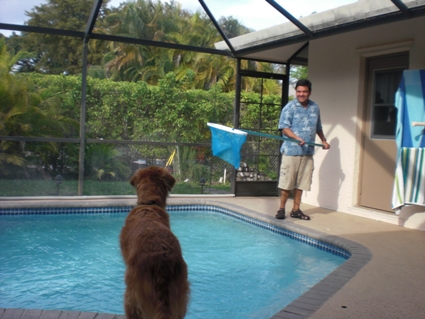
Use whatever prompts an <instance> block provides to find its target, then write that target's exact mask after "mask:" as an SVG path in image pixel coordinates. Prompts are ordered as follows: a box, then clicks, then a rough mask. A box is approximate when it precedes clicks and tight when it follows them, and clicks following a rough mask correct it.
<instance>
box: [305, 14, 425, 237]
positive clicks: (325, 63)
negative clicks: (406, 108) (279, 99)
mask: <svg viewBox="0 0 425 319" xmlns="http://www.w3.org/2000/svg"><path fill="white" fill-rule="evenodd" d="M423 30H425V17H420V18H416V19H412V20H408V21H402V22H397V23H393V24H386V25H382V26H377V27H373V28H368V29H363V30H359V31H353V32H350V33H345V34H341V35H336V36H332V37H327V38H323V39H318V40H314V41H311V42H310V45H309V79H310V80H311V81H312V83H313V89H312V95H311V99H312V100H313V101H315V102H317V103H318V104H319V106H320V109H321V116H322V122H323V123H322V124H323V128H324V133H325V136H326V137H327V139H328V142H330V144H331V149H330V150H329V151H324V150H322V149H319V148H316V155H315V164H316V165H315V166H316V168H315V171H314V175H313V185H312V190H311V191H310V192H305V194H304V195H303V202H304V203H308V204H311V205H315V206H320V207H323V208H329V209H332V210H337V211H340V212H345V213H350V214H355V215H360V216H365V217H370V218H375V219H378V220H383V221H387V222H392V223H395V224H400V225H403V226H406V227H410V228H418V229H423V230H425V207H415V208H414V209H413V211H412V209H411V208H409V209H407V210H405V212H403V211H402V213H401V214H400V215H396V214H387V213H382V212H378V211H373V210H369V209H365V208H361V207H358V206H357V205H356V204H357V185H358V175H359V173H358V170H359V160H360V146H361V145H360V129H361V125H362V122H361V119H362V108H363V93H364V92H363V90H364V78H365V74H364V72H365V59H366V57H369V56H375V55H382V54H388V53H393V52H397V51H406V49H408V50H409V51H410V69H423V68H425V36H424V31H423ZM408 211H409V212H408ZM417 211H421V212H422V213H415V212H417Z"/></svg>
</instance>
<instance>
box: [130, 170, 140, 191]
mask: <svg viewBox="0 0 425 319" xmlns="http://www.w3.org/2000/svg"><path fill="white" fill-rule="evenodd" d="M139 183H140V170H137V172H136V173H134V175H133V176H132V177H131V179H130V184H131V186H133V187H135V188H137V185H138V184H139Z"/></svg>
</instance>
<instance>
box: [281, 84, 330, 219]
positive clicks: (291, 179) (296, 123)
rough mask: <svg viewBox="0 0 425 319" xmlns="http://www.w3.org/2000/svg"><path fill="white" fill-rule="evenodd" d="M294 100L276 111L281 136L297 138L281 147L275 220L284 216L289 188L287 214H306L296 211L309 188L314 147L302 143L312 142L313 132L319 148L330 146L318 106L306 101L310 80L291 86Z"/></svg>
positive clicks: (303, 217)
mask: <svg viewBox="0 0 425 319" xmlns="http://www.w3.org/2000/svg"><path fill="white" fill-rule="evenodd" d="M295 91H296V99H294V100H293V101H291V102H289V103H288V104H287V105H286V106H285V107H284V108H283V109H282V112H281V114H280V119H279V130H282V133H283V135H285V136H287V137H289V138H292V139H295V140H298V141H299V143H295V142H289V141H285V142H284V143H283V144H282V147H281V150H280V151H281V153H282V164H281V167H280V177H279V185H278V187H279V188H280V189H281V194H280V208H279V210H278V212H277V214H276V218H277V219H284V218H285V205H286V201H287V200H288V198H289V194H290V191H291V190H292V191H293V196H294V204H293V207H292V211H291V213H290V216H291V217H293V218H299V219H303V220H309V219H310V217H309V216H307V215H305V214H304V213H303V212H302V211H301V210H300V204H301V196H302V194H303V191H309V190H310V187H311V179H312V176H313V169H314V162H313V154H314V146H312V145H307V144H306V142H307V143H308V142H314V140H315V137H316V134H317V135H318V136H319V138H320V139H321V141H322V144H323V149H326V150H327V149H329V148H330V145H329V144H328V143H327V141H326V138H325V136H324V134H323V131H322V123H321V120H320V110H319V106H318V105H317V104H316V103H314V102H313V101H312V100H310V99H309V98H310V94H311V82H310V81H309V80H299V81H298V82H297V84H296V85H295Z"/></svg>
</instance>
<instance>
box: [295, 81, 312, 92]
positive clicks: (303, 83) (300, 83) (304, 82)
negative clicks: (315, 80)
mask: <svg viewBox="0 0 425 319" xmlns="http://www.w3.org/2000/svg"><path fill="white" fill-rule="evenodd" d="M299 86H307V87H308V90H309V91H310V92H311V82H310V81H309V80H307V79H301V80H298V81H297V84H295V89H297V87H299Z"/></svg>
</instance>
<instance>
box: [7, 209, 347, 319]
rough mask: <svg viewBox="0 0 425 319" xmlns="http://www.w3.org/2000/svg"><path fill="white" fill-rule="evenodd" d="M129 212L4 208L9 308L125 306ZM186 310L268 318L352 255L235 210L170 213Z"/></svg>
mask: <svg viewBox="0 0 425 319" xmlns="http://www.w3.org/2000/svg"><path fill="white" fill-rule="evenodd" d="M126 216H127V214H126V213H114V214H72V215H25V216H0V251H1V254H0V308H26V309H58V310H79V311H90V312H102V313H115V314H122V313H123V312H124V311H123V293H124V289H125V286H124V281H123V277H124V264H123V262H122V258H121V255H120V250H119V243H118V236H119V232H120V231H121V227H122V226H123V224H124V220H125V217H126ZM170 216H171V225H172V230H173V232H174V233H175V234H176V236H177V237H178V238H179V240H180V243H181V246H182V250H183V255H184V258H185V260H186V262H187V264H188V268H189V280H190V282H191V290H192V293H191V301H190V304H189V310H188V314H187V316H186V318H187V319H201V318H202V319H205V318H208V319H223V318H232V319H238V318H241V319H242V318H244V319H246V318H258V319H266V318H269V317H271V316H272V315H274V314H275V313H277V312H278V311H279V310H281V309H282V308H284V307H285V306H286V305H287V304H289V303H290V302H292V301H293V300H294V299H296V298H298V297H299V296H300V295H302V294H303V293H304V292H305V291H307V290H308V289H309V288H311V287H312V286H313V285H315V284H316V283H317V282H318V281H320V280H321V279H322V278H324V277H326V276H327V275H328V274H329V273H330V272H331V271H332V270H334V269H335V268H336V267H338V266H339V265H340V264H342V263H343V262H344V261H345V260H346V259H345V258H343V257H340V256H337V255H334V254H331V253H330V252H327V251H324V250H320V249H318V248H316V247H314V246H310V245H307V244H305V243H302V242H300V241H297V240H295V239H291V238H289V237H287V236H283V235H281V234H277V233H274V232H271V231H268V230H265V229H263V228H260V227H258V226H255V225H252V224H249V223H246V222H244V221H241V220H238V219H235V218H232V217H230V216H227V215H223V214H219V213H211V212H194V211H187V212H181V211H179V212H171V213H170Z"/></svg>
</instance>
